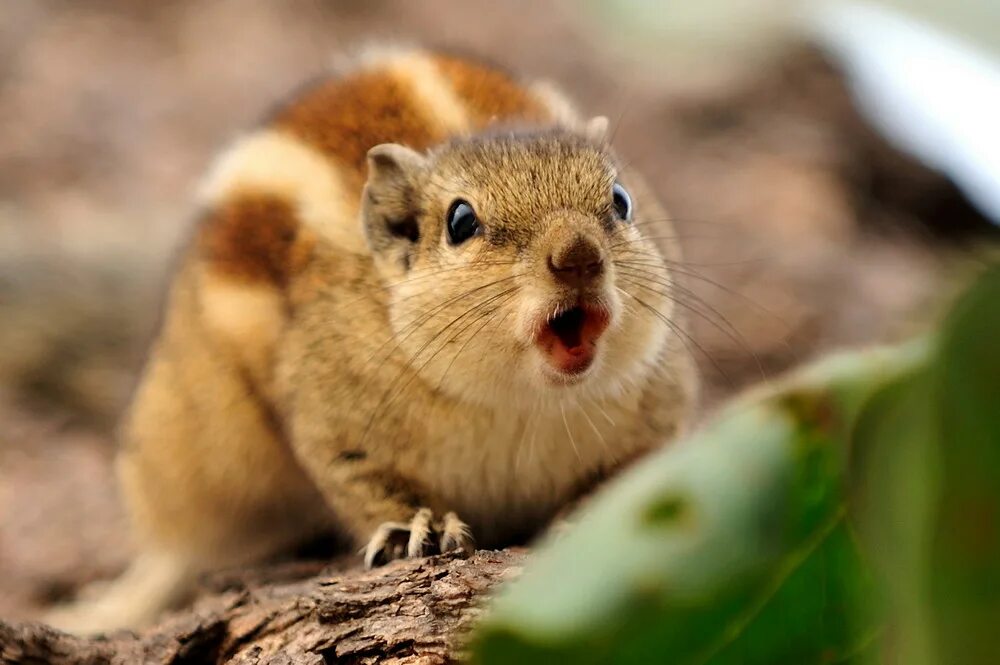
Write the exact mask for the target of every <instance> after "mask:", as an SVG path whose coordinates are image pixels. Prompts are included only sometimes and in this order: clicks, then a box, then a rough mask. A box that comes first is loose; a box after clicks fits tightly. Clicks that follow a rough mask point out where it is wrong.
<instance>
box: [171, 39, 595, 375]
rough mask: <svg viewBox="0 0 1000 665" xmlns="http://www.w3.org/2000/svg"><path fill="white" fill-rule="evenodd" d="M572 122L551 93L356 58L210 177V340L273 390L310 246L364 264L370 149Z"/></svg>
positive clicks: (438, 62) (197, 272) (498, 76)
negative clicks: (363, 209)
mask: <svg viewBox="0 0 1000 665" xmlns="http://www.w3.org/2000/svg"><path fill="white" fill-rule="evenodd" d="M578 121H579V119H578V118H577V116H576V112H575V110H574V109H573V107H572V105H571V104H570V103H569V102H568V101H567V100H566V99H565V98H564V97H563V96H562V95H561V93H559V92H558V91H557V90H556V88H554V87H553V86H551V85H549V84H548V83H547V82H544V81H533V82H532V81H522V80H519V79H518V78H517V77H515V76H514V75H513V74H511V73H509V72H506V71H504V70H502V69H500V68H498V67H495V66H492V65H489V64H486V63H484V62H481V61H478V60H475V59H470V58H465V57H459V56H455V55H450V54H441V53H435V52H430V51H425V50H413V49H385V48H383V49H377V50H369V51H368V52H366V53H364V54H361V55H359V56H356V57H355V58H353V59H352V60H350V61H349V62H348V63H347V64H345V65H344V66H342V67H338V68H337V69H336V70H335V71H334V72H333V73H332V74H331V75H330V76H328V77H324V78H323V79H321V80H319V81H314V82H312V83H311V84H309V85H307V86H305V87H304V88H302V89H300V91H299V92H297V93H296V94H294V95H293V96H292V97H291V98H290V99H288V100H286V101H285V102H284V103H282V104H281V105H279V106H278V107H277V108H276V109H275V110H273V111H272V112H271V114H270V115H269V116H268V117H267V118H266V119H265V121H264V122H263V123H262V125H261V126H260V127H258V128H256V129H255V130H253V131H252V132H250V133H249V134H247V135H245V136H243V137H242V138H241V139H239V140H238V141H237V142H236V143H235V144H234V145H232V146H231V147H230V148H229V149H228V150H227V151H225V152H224V153H223V154H222V155H221V157H220V158H219V159H218V160H217V162H216V164H215V165H214V166H213V168H212V169H211V171H210V173H209V175H208V177H207V178H206V180H205V182H204V184H203V187H202V190H201V197H200V202H199V205H200V210H199V218H200V220H199V224H198V227H197V229H196V231H195V238H194V242H193V243H192V247H191V251H190V255H189V257H188V262H187V269H188V270H189V271H192V272H194V275H192V279H193V283H194V287H195V288H196V289H197V290H198V291H199V292H200V298H199V300H200V301H202V303H203V305H204V306H202V307H200V308H199V310H200V311H201V312H202V313H203V315H204V316H205V317H206V319H207V320H206V321H205V327H206V329H207V330H208V331H209V332H210V333H212V334H214V335H216V336H218V337H220V338H222V340H223V343H224V344H225V345H226V346H229V347H231V348H232V349H237V350H238V353H239V355H240V356H241V362H242V363H244V364H245V367H244V370H245V371H246V372H247V373H248V375H249V376H250V377H252V378H253V379H254V380H255V381H256V382H257V383H259V384H262V385H259V386H258V387H257V390H258V391H259V392H264V393H266V392H268V390H269V389H268V387H267V386H266V385H263V384H269V383H270V380H271V376H270V375H271V363H272V360H273V353H272V351H273V347H274V346H275V345H276V343H277V338H278V336H279V334H280V331H281V329H282V327H283V324H284V321H285V320H286V319H287V316H288V311H289V308H290V306H289V299H290V298H291V297H293V296H292V295H291V294H290V293H289V290H288V286H289V284H290V282H292V281H293V280H294V278H295V276H296V275H298V274H299V273H300V272H301V271H302V270H303V268H304V267H305V266H306V264H307V263H308V262H309V260H310V257H311V256H312V254H313V252H314V249H315V245H316V243H317V242H324V243H332V245H333V246H334V247H335V248H336V251H338V252H346V253H349V254H353V255H361V256H365V255H367V253H368V250H367V247H366V245H365V239H364V236H363V233H362V230H361V226H360V224H359V222H358V214H359V206H360V194H361V190H362V188H363V186H364V183H365V178H366V169H367V166H366V154H367V152H368V150H369V149H370V148H372V147H374V146H376V145H378V144H381V143H401V144H404V145H406V146H408V147H410V148H413V149H414V150H418V151H422V150H425V149H428V148H430V147H432V146H435V145H439V144H441V143H442V142H445V141H447V140H448V139H449V138H450V137H454V136H464V135H468V134H472V133H475V132H478V131H481V130H482V129H484V128H485V127H487V126H490V125H493V124H499V125H512V126H518V125H533V124H551V123H563V124H567V125H568V124H572V123H576V122H578Z"/></svg>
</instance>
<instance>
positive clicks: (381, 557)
mask: <svg viewBox="0 0 1000 665" xmlns="http://www.w3.org/2000/svg"><path fill="white" fill-rule="evenodd" d="M475 549H476V543H475V540H473V538H472V532H471V531H470V530H469V527H468V525H467V524H466V523H465V522H463V521H462V520H460V519H459V518H458V515H456V514H455V513H447V514H446V515H445V516H444V519H443V520H441V522H440V523H436V522H435V521H434V513H433V512H432V511H431V509H430V508H421V509H419V510H418V511H417V512H416V514H415V515H414V516H413V519H411V520H410V522H409V524H405V523H403V522H384V523H382V524H381V525H379V527H378V528H377V529H375V533H374V534H372V537H371V540H369V541H368V545H366V546H365V550H364V552H365V567H366V568H374V567H375V566H381V565H383V564H386V563H389V562H390V561H393V560H395V559H402V558H416V557H422V556H430V555H431V554H437V553H439V552H452V551H459V552H462V553H464V554H465V555H466V556H468V555H469V554H472V552H473V551H475Z"/></svg>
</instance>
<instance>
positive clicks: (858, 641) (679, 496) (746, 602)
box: [474, 346, 923, 665]
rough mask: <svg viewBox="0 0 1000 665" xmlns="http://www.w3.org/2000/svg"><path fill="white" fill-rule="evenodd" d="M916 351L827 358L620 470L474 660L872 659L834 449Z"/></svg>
mask: <svg viewBox="0 0 1000 665" xmlns="http://www.w3.org/2000/svg"><path fill="white" fill-rule="evenodd" d="M922 353H923V350H922V347H919V346H914V347H910V348H907V349H905V350H902V351H896V352H872V353H867V354H859V355H845V356H837V357H834V358H831V359H828V360H827V361H825V362H824V363H821V364H820V365H818V366H815V367H812V368H810V369H808V370H807V371H805V372H802V373H800V374H798V375H796V376H794V377H792V378H791V379H789V380H788V381H787V382H785V383H784V384H782V385H780V386H779V387H778V388H777V389H774V390H768V391H761V392H758V393H757V394H755V395H750V396H748V397H747V398H746V399H745V400H743V401H741V402H739V403H737V404H735V405H733V406H732V407H730V408H729V409H727V410H726V412H724V413H723V414H722V415H721V416H720V417H719V418H718V419H717V420H716V421H715V423H714V424H712V425H711V426H709V427H708V428H706V429H705V430H703V431H701V432H699V433H698V434H696V435H695V436H693V437H691V438H690V439H688V440H687V441H685V442H683V443H682V444H679V445H676V446H675V447H672V448H670V449H668V450H665V451H663V452H662V453H660V454H658V455H656V456H654V457H653V458H652V459H650V460H649V461H648V462H646V463H645V464H643V465H641V466H640V467H639V468H637V469H635V470H634V471H633V472H631V473H628V474H625V475H624V476H623V477H621V478H620V479H619V480H618V481H617V482H615V483H613V484H612V485H611V486H610V487H609V488H608V489H607V490H606V491H605V492H603V493H602V496H601V497H600V498H599V499H598V500H597V501H595V505H594V506H593V508H592V509H591V510H589V511H588V512H586V513H585V514H584V515H583V516H582V518H581V520H580V523H579V524H578V527H577V528H576V529H574V530H573V531H572V532H570V533H569V534H566V535H565V536H564V537H563V538H562V539H560V540H559V541H558V542H555V543H553V544H551V545H550V546H549V547H548V548H547V549H546V550H544V551H543V552H540V553H539V555H538V556H537V557H536V558H535V559H534V560H533V561H532V563H531V565H530V566H529V567H528V569H527V570H526V572H525V574H524V576H523V578H522V579H521V580H520V581H519V582H518V583H516V584H514V585H512V586H511V587H510V588H508V589H507V590H506V593H504V594H503V595H502V596H501V597H500V598H499V599H497V601H496V603H495V606H494V607H493V609H492V612H491V614H490V616H489V618H488V619H487V620H486V622H484V624H483V625H482V626H481V627H480V630H479V632H478V634H477V638H476V642H475V646H474V654H475V655H474V660H475V661H476V662H481V663H551V662H575V663H605V662H614V663H647V662H651V661H658V660H662V659H663V657H664V655H669V657H670V662H672V663H699V664H701V663H712V664H724V663H733V664H736V663H739V664H741V665H752V664H754V663H761V664H763V663H768V664H770V663H775V662H789V663H797V664H806V663H833V662H862V661H864V660H866V659H869V658H870V657H871V653H872V650H873V648H874V647H875V645H876V638H877V636H878V630H879V626H880V625H881V623H880V620H879V618H878V617H879V613H878V602H877V594H876V590H875V585H874V580H873V578H872V577H871V575H870V574H869V572H868V570H867V567H866V564H865V563H864V561H863V560H862V559H861V557H860V554H859V550H858V546H857V543H856V541H855V539H854V538H853V536H852V534H851V531H850V528H849V525H848V524H847V523H846V521H845V515H846V508H847V507H846V502H845V492H844V476H843V472H844V469H845V468H846V464H847V450H848V447H847V446H846V445H844V444H843V442H844V440H845V438H846V436H847V433H848V432H849V431H850V428H851V427H852V424H853V421H854V418H855V415H856V413H857V412H858V411H859V410H860V408H861V405H862V404H863V403H864V401H865V399H866V397H867V396H868V395H870V394H871V393H872V392H873V391H875V390H877V389H878V387H879V386H881V385H883V384H885V383H886V382H888V381H891V380H892V379H893V378H894V377H895V376H897V375H898V374H899V373H900V372H902V371H903V370H904V369H905V368H907V367H909V366H911V365H912V364H913V363H915V362H917V361H918V360H919V359H920V358H921V357H922Z"/></svg>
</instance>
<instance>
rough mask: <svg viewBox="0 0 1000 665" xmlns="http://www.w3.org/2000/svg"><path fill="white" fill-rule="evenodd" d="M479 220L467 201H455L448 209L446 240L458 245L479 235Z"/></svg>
mask: <svg viewBox="0 0 1000 665" xmlns="http://www.w3.org/2000/svg"><path fill="white" fill-rule="evenodd" d="M479 233H480V228H479V219H478V218H477V217H476V211H475V210H473V209H472V206H471V205H469V203H468V201H463V200H462V199H457V200H456V201H455V202H454V203H452V204H451V207H450V208H448V240H449V242H451V244H452V245H460V244H462V243H463V242H465V241H466V240H468V239H469V238H471V237H472V236H475V235H479Z"/></svg>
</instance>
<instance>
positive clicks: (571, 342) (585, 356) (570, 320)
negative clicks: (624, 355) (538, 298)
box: [535, 301, 610, 376]
mask: <svg viewBox="0 0 1000 665" xmlns="http://www.w3.org/2000/svg"><path fill="white" fill-rule="evenodd" d="M609 322H610V315H609V313H608V310H607V309H606V308H604V307H602V306H600V305H596V304H593V303H588V302H582V301H581V302H577V303H575V304H573V305H571V306H569V307H562V308H559V309H558V311H557V313H556V314H555V315H554V316H550V317H548V318H547V319H546V321H545V322H544V323H543V324H542V325H540V326H539V328H538V333H537V334H536V335H535V345H536V346H537V347H538V349H539V351H540V352H541V353H542V355H543V356H544V357H545V359H546V360H547V361H548V364H549V366H550V367H551V368H552V369H553V370H555V371H556V372H557V373H559V374H561V375H564V376H576V375H579V374H582V373H584V372H586V371H587V370H588V369H589V368H590V366H591V365H592V364H593V362H594V358H595V357H596V355H597V344H598V341H599V340H600V338H601V336H602V335H603V334H604V331H605V330H607V328H608V324H609Z"/></svg>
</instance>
